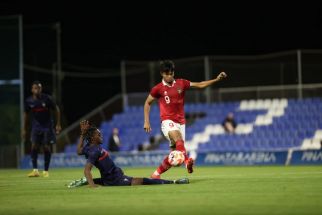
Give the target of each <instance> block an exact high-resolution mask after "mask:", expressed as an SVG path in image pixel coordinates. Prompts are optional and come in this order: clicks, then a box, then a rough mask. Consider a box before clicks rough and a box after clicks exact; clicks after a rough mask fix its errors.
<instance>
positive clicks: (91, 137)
mask: <svg viewBox="0 0 322 215" xmlns="http://www.w3.org/2000/svg"><path fill="white" fill-rule="evenodd" d="M85 139H86V140H87V141H88V143H90V144H96V145H98V144H102V142H103V137H102V134H101V131H100V130H99V129H98V128H96V127H95V126H91V127H90V128H89V129H88V130H87V132H86V134H85Z"/></svg>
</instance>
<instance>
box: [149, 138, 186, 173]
mask: <svg viewBox="0 0 322 215" xmlns="http://www.w3.org/2000/svg"><path fill="white" fill-rule="evenodd" d="M176 150H178V151H181V152H183V154H184V162H185V163H187V161H188V159H189V157H188V155H187V153H186V148H185V147H184V141H183V140H178V141H177V142H176ZM170 168H171V165H170V163H169V161H168V156H166V157H165V158H164V160H163V161H162V164H161V165H160V166H159V167H158V169H157V170H156V171H155V172H154V173H153V175H157V176H158V175H161V174H162V173H164V172H166V171H167V170H168V169H170Z"/></svg>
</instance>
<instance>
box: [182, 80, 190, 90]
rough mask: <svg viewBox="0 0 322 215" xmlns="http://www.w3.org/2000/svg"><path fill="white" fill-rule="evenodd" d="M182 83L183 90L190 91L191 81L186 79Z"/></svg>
mask: <svg viewBox="0 0 322 215" xmlns="http://www.w3.org/2000/svg"><path fill="white" fill-rule="evenodd" d="M182 82H183V88H184V89H185V90H187V89H189V88H190V81H188V80H186V79H182Z"/></svg>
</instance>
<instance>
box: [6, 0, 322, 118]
mask: <svg viewBox="0 0 322 215" xmlns="http://www.w3.org/2000/svg"><path fill="white" fill-rule="evenodd" d="M22 2H23V3H19V4H18V3H16V2H12V1H11V2H10V3H4V2H3V1H1V3H0V15H12V14H22V15H23V20H24V24H25V25H33V24H48V23H54V22H60V23H61V25H62V57H63V58H62V60H63V65H64V64H74V65H79V66H84V67H102V68H108V67H118V66H119V62H120V60H121V59H129V60H157V59H162V58H183V57H189V56H199V55H232V54H235V55H236V54H238V55H243V54H260V53H269V52H275V51H284V50H290V49H322V7H321V6H320V5H319V4H317V3H316V4H310V3H309V1H305V2H303V1H302V2H303V3H302V4H299V3H294V1H290V2H289V3H285V2H284V1H283V2H284V3H280V2H282V1H279V2H272V1H267V3H265V2H263V1H260V2H259V3H257V4H253V3H252V4H251V3H247V2H245V1H212V3H211V4H210V1H209V2H208V3H206V1H205V2H202V1H198V3H196V1H194V2H193V3H187V2H184V3H182V4H174V3H173V2H174V1H172V2H171V1H169V2H167V1H154V2H151V3H147V4H143V3H140V4H138V3H137V1H136V2H135V3H130V4H129V3H128V1H123V2H119V3H118V4H115V3H113V4H111V3H108V2H109V1H105V4H103V3H97V2H98V1H96V3H94V1H90V2H86V3H80V2H75V1H73V4H71V3H68V4H66V3H59V2H58V1H52V3H48V1H42V2H40V1H39V2H37V3H30V2H29V1H28V3H27V2H25V1H22ZM64 2H67V1H64ZM312 2H313V1H312ZM183 4H184V5H183ZM27 54H28V53H27ZM83 84H84V83H82V85H83ZM116 89H117V90H119V87H118V88H116ZM97 90H100V89H98V88H97ZM67 91H69V92H71V89H68V90H65V94H64V96H63V97H64V98H65V99H66V100H67V101H68V100H70V99H69V98H68V95H67V94H66V92H67ZM111 93H114V94H115V93H118V92H111ZM72 94H73V93H71V95H72ZM90 96H91V97H93V96H92V95H90ZM97 97H98V98H101V101H97V103H94V102H93V101H92V102H91V101H89V102H88V103H91V105H88V106H87V107H83V109H82V108H80V109H79V111H78V115H72V114H71V113H72V112H73V110H67V108H66V112H69V113H67V114H68V115H70V121H72V120H75V119H77V118H78V117H80V116H82V115H83V114H85V113H87V112H88V111H89V110H91V109H92V108H94V107H95V106H96V105H98V104H100V103H101V102H102V101H105V100H106V99H107V98H104V97H103V96H102V95H98V96H97ZM96 100H97V99H96ZM65 106H69V105H68V104H66V103H65ZM74 112H75V111H74Z"/></svg>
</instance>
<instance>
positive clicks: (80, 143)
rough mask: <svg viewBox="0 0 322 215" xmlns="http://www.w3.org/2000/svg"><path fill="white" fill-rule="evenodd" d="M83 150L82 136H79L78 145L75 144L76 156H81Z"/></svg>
mask: <svg viewBox="0 0 322 215" xmlns="http://www.w3.org/2000/svg"><path fill="white" fill-rule="evenodd" d="M83 148H84V136H83V135H81V136H80V137H79V141H78V144H77V154H78V155H82V154H83Z"/></svg>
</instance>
